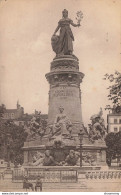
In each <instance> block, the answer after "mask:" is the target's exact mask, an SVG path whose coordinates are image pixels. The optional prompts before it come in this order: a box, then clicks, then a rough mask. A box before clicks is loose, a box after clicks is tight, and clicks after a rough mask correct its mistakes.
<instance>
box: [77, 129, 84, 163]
mask: <svg viewBox="0 0 121 195" xmlns="http://www.w3.org/2000/svg"><path fill="white" fill-rule="evenodd" d="M83 135H84V132H83V129H81V130H80V133H78V136H79V140H80V167H82V151H83V150H82V145H83V144H82V141H83Z"/></svg>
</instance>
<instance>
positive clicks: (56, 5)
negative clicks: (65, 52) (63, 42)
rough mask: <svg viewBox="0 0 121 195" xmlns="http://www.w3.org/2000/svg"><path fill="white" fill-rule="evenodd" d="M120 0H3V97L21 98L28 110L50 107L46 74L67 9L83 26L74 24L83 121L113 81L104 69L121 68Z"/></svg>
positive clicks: (10, 103)
mask: <svg viewBox="0 0 121 195" xmlns="http://www.w3.org/2000/svg"><path fill="white" fill-rule="evenodd" d="M120 7H121V1H120V0H61V1H60V0H21V1H20V0H0V103H4V104H5V105H6V107H7V108H15V107H16V102H17V100H19V103H20V104H21V106H23V107H24V110H25V113H33V112H34V110H35V109H36V110H41V112H42V113H48V92H49V84H48V82H47V80H46V78H45V74H46V73H48V72H49V71H50V63H51V62H52V60H53V58H54V57H55V53H54V52H53V50H52V48H51V37H52V35H53V33H54V31H55V28H56V27H57V24H58V21H59V20H60V19H61V18H62V10H63V9H67V10H68V12H69V18H71V19H72V20H73V22H74V23H76V22H77V21H76V19H75V18H76V12H77V11H80V10H81V11H82V12H83V20H82V21H81V27H79V28H78V27H77V28H74V27H71V29H72V31H73V34H74V38H75V41H74V43H73V45H74V54H75V55H76V56H77V57H78V58H79V69H80V72H83V73H84V74H85V77H84V79H83V82H82V84H81V90H82V116H83V121H84V124H85V125H86V126H87V124H88V123H90V117H91V115H93V114H97V113H98V112H99V109H100V107H102V108H103V113H104V118H105V121H106V114H107V112H106V111H105V110H104V108H105V105H106V104H109V103H110V102H109V101H108V99H107V95H108V90H107V87H108V85H109V83H108V81H105V80H103V77H104V75H105V74H106V73H114V72H115V70H117V71H121V57H120V56H121V55H120V53H121V49H120V48H121V15H120Z"/></svg>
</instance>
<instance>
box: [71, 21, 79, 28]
mask: <svg viewBox="0 0 121 195" xmlns="http://www.w3.org/2000/svg"><path fill="white" fill-rule="evenodd" d="M70 24H71V25H72V26H74V27H77V26H78V27H79V26H80V24H74V23H73V21H71V22H70Z"/></svg>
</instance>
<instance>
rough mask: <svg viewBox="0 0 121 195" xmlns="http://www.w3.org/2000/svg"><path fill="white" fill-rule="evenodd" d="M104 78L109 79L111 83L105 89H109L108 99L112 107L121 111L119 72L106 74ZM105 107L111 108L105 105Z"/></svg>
mask: <svg viewBox="0 0 121 195" xmlns="http://www.w3.org/2000/svg"><path fill="white" fill-rule="evenodd" d="M104 80H109V81H110V83H112V85H110V86H109V87H108V88H107V89H108V90H109V95H108V99H109V100H111V102H112V104H113V106H114V107H113V108H114V109H117V111H118V112H121V107H120V106H121V73H120V72H118V71H116V72H115V73H114V74H110V75H109V74H106V75H105V77H104ZM105 109H112V108H111V106H110V105H107V106H106V108H105Z"/></svg>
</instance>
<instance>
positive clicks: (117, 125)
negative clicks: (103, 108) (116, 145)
mask: <svg viewBox="0 0 121 195" xmlns="http://www.w3.org/2000/svg"><path fill="white" fill-rule="evenodd" d="M107 124H108V133H111V132H114V133H117V132H119V131H121V108H120V109H115V110H113V111H112V113H109V114H108V115H107Z"/></svg>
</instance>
